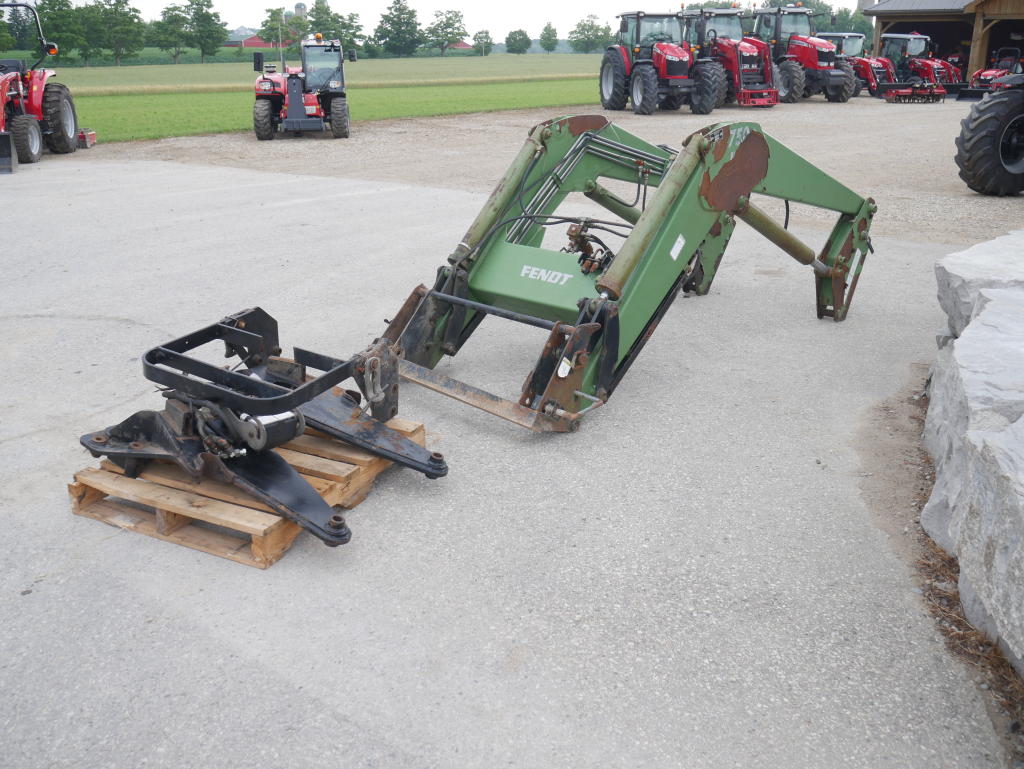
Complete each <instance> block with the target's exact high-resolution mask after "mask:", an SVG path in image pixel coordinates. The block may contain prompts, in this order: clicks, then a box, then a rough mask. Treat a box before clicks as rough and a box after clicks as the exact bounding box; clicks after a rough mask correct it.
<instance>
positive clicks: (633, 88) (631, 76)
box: [600, 11, 726, 115]
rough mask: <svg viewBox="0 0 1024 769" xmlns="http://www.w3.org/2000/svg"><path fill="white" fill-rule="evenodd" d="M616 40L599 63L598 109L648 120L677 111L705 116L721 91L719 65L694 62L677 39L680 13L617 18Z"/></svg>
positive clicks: (723, 78)
mask: <svg viewBox="0 0 1024 769" xmlns="http://www.w3.org/2000/svg"><path fill="white" fill-rule="evenodd" d="M620 18H621V19H622V21H621V23H620V25H619V37H618V40H617V41H616V42H615V44H613V45H610V46H608V49H607V50H606V51H605V52H604V58H603V59H602V61H601V80H600V82H601V106H602V107H604V108H605V109H615V110H619V109H625V108H626V102H627V101H631V102H632V103H633V112H635V113H636V114H638V115H650V114H652V113H653V112H654V110H655V109H657V108H659V107H660V108H661V109H665V110H675V109H679V108H680V107H681V106H682V105H684V104H689V105H690V111H691V112H693V113H695V114H697V115H707V114H708V113H709V112H711V110H713V109H714V108H715V107H716V106H718V104H719V102H720V100H721V98H722V94H723V93H724V92H725V90H726V75H725V70H724V69H723V68H722V65H721V64H719V63H718V62H717V61H715V60H714V59H712V58H710V57H704V58H698V57H697V56H696V54H695V52H694V51H692V50H690V47H689V45H687V44H686V42H685V40H684V39H683V14H682V12H680V13H675V14H661V13H644V12H643V11H636V12H634V13H623V14H621V16H620Z"/></svg>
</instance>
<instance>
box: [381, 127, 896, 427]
mask: <svg viewBox="0 0 1024 769" xmlns="http://www.w3.org/2000/svg"><path fill="white" fill-rule="evenodd" d="M608 180H612V181H608ZM609 184H619V185H620V186H622V185H629V186H630V187H633V188H634V189H633V192H632V194H631V195H630V196H632V197H634V198H635V199H634V200H632V201H630V200H627V199H625V198H623V197H620V195H619V194H616V192H614V191H613V189H610V188H609V186H608V185H609ZM627 188H629V187H627ZM757 194H761V195H766V196H769V197H774V198H781V199H783V200H786V201H796V202H801V203H806V204H809V205H812V206H816V207H818V208H824V209H827V210H831V211H835V212H837V214H838V217H837V221H836V223H835V226H834V227H833V229H832V231H831V233H830V235H829V236H828V238H827V240H826V241H825V244H824V246H823V247H822V249H821V250H820V251H819V252H815V251H814V250H812V249H811V248H810V247H809V246H807V245H805V244H804V243H802V242H801V241H800V240H799V239H798V238H796V237H795V236H794V235H793V234H792V233H791V232H789V231H788V230H786V229H785V228H784V227H783V226H781V225H779V224H778V223H776V222H775V221H774V220H773V219H772V218H771V217H770V216H769V215H768V214H767V213H765V212H764V211H763V210H762V209H761V208H759V207H758V206H757V205H756V204H755V203H754V200H753V198H754V196H755V195H757ZM577 195H579V196H585V198H586V199H588V200H589V201H591V202H592V203H593V204H595V208H596V207H600V208H601V209H603V210H604V211H606V212H607V213H608V214H609V215H610V218H597V217H595V216H574V215H570V214H567V213H559V208H560V206H562V204H563V203H565V202H566V200H567V198H569V197H570V196H573V197H574V198H575V197H576V196H577ZM875 211H876V206H875V204H874V201H872V200H871V199H870V198H863V197H861V196H859V195H857V194H856V193H854V192H852V191H851V190H849V189H848V188H846V187H844V186H843V185H842V184H840V183H839V182H837V181H835V180H834V179H832V178H831V177H829V176H828V175H826V174H825V173H824V172H823V171H821V170H819V169H818V168H816V167H815V166H813V165H811V164H810V163H808V162H807V161H806V160H804V159H803V158H801V157H800V156H798V155H796V154H795V153H793V152H792V151H791V150H789V149H788V148H786V147H785V146H783V145H782V144H780V143H778V142H777V141H775V140H774V139H772V138H771V137H770V136H768V135H766V134H765V133H764V132H763V131H762V130H761V128H760V126H758V125H757V124H756V123H742V122H738V123H719V124H717V125H712V126H709V127H707V128H705V129H703V130H700V131H698V132H696V133H694V134H692V135H690V136H689V137H688V138H687V139H686V140H685V141H684V142H683V146H682V150H681V151H680V152H678V153H677V152H676V151H675V150H672V149H670V148H666V147H664V146H654V145H652V144H649V143H648V142H646V141H643V140H642V139H640V138H638V137H636V136H633V135H631V134H629V133H627V132H626V131H624V130H622V129H621V128H619V127H617V126H615V125H613V124H611V123H609V122H608V121H607V120H606V119H605V118H604V117H602V116H600V115H580V116H575V117H566V118H561V119H557V120H551V121H548V122H545V123H541V124H540V125H538V126H536V127H535V128H534V129H533V130H532V131H531V132H530V134H529V137H528V138H527V141H526V143H525V145H524V146H523V148H522V150H521V151H520V153H519V154H518V155H517V157H516V158H515V160H514V161H513V162H512V165H511V166H510V167H509V169H508V171H506V173H505V175H504V176H503V177H502V178H501V179H500V180H499V181H498V184H497V186H496V187H495V189H494V192H493V193H492V194H491V197H490V199H489V200H488V201H487V203H486V204H485V206H484V208H483V210H482V211H481V212H480V214H479V215H478V216H477V218H476V220H475V221H474V222H473V224H472V225H471V226H470V228H469V230H468V232H467V233H466V235H465V236H464V237H463V239H462V241H461V242H460V243H459V244H458V245H457V246H456V248H455V250H454V251H453V252H452V254H451V255H450V256H449V257H448V260H447V262H446V263H444V264H443V265H442V266H441V267H440V268H439V270H438V272H437V277H436V280H435V281H434V284H433V286H432V287H431V288H427V287H426V286H423V285H421V286H419V287H418V288H416V289H415V290H414V291H413V293H412V294H411V295H410V296H409V297H408V299H407V300H406V301H405V303H404V305H403V306H402V307H401V309H400V310H399V312H398V313H397V314H396V315H395V316H394V317H393V320H391V321H390V323H389V325H388V327H387V329H386V330H385V332H384V333H383V336H382V338H383V339H385V340H388V341H389V342H390V343H393V344H394V345H395V346H396V347H397V349H398V350H399V354H400V357H401V358H402V360H401V361H400V364H399V366H400V372H401V375H402V377H403V378H404V379H406V380H407V381H410V382H414V383H417V384H420V385H423V386H425V387H427V388H429V389H432V390H435V391H437V392H440V393H443V394H445V395H448V396H450V397H452V398H455V399H457V400H459V401H462V402H464V403H467V404H469V405H472V406H475V407H477V408H481V409H483V410H485V411H488V412H490V413H491V414H494V415H497V416H499V417H502V418H504V419H507V420H510V421H512V422H515V423H517V424H520V425H523V426H525V427H528V428H531V429H533V430H536V431H560V432H565V431H573V430H575V429H577V428H578V427H579V424H580V419H581V418H582V417H583V416H584V415H585V414H588V413H590V412H591V411H593V410H594V409H595V408H598V407H600V406H601V405H603V404H604V403H605V402H606V401H607V400H608V399H609V397H610V396H611V394H612V393H613V392H614V391H615V389H616V387H617V386H618V385H619V383H620V381H621V380H622V377H623V376H624V375H625V374H626V372H627V371H628V370H629V368H630V367H631V366H632V365H633V363H634V362H635V361H636V359H637V357H638V356H639V354H640V352H641V351H642V349H643V347H644V345H645V344H646V343H647V341H648V340H649V339H650V337H651V335H652V334H653V333H654V331H655V329H656V328H657V326H658V323H659V322H660V321H661V320H662V318H663V317H664V315H665V313H666V312H667V311H668V309H669V307H670V306H671V304H672V302H673V301H674V300H675V299H676V297H677V296H678V295H679V294H680V292H684V291H686V292H693V293H695V294H698V295H703V294H707V293H708V290H709V289H710V288H711V284H712V281H713V280H714V278H715V274H716V272H717V270H718V267H719V263H720V262H721V259H722V255H723V253H724V251H725V249H726V246H727V245H728V243H729V239H730V237H731V235H732V232H733V229H734V227H735V224H736V220H737V219H739V220H741V221H744V222H746V223H747V224H749V225H750V226H751V227H752V228H753V229H754V230H756V231H757V232H759V233H761V234H762V235H764V236H765V237H766V238H768V240H770V241H771V242H772V243H774V244H775V245H777V246H779V247H780V248H781V249H782V250H783V251H785V252H786V253H787V254H789V255H790V256H792V257H793V258H794V259H796V260H797V261H798V262H800V263H802V264H805V265H807V266H808V267H809V268H810V271H811V272H812V273H813V275H814V279H815V288H816V294H817V315H818V317H819V318H823V317H831V318H832V319H833V320H834V321H841V320H843V319H844V318H845V317H846V315H847V313H848V311H849V308H850V303H851V301H852V300H853V295H854V291H855V289H856V287H857V281H858V278H859V276H860V273H861V269H862V268H863V265H864V258H865V255H866V253H867V251H869V250H870V248H871V241H870V238H869V229H870V226H871V221H872V217H873V215H874V213H875ZM560 226H567V231H566V233H565V235H566V240H565V242H564V244H563V245H562V246H561V247H560V248H559V246H558V244H557V243H555V244H552V245H547V241H550V240H552V238H553V237H554V238H557V233H555V232H552V231H551V230H552V228H553V227H560ZM548 233H550V235H549V236H548V237H547V238H545V235H546V234H548ZM487 316H494V317H498V318H504V319H507V320H511V321H515V322H517V323H522V324H525V325H529V326H535V327H538V328H542V329H545V330H546V331H548V333H549V335H548V338H547V342H546V344H545V345H544V347H543V349H542V350H541V352H540V355H539V357H538V359H537V362H536V364H535V365H534V367H533V370H532V371H531V372H530V373H529V374H528V376H527V377H526V381H525V384H524V386H523V389H522V392H521V394H520V396H519V398H518V400H516V401H512V400H506V399H504V398H501V397H498V396H496V395H493V394H491V393H489V392H486V391H484V390H481V389H478V388H476V387H474V386H472V385H469V384H466V383H464V382H461V381H458V380H455V379H453V378H450V377H448V376H446V375H445V374H443V373H440V372H439V371H437V370H436V367H437V365H438V363H440V362H441V360H442V359H443V358H444V357H445V356H455V355H456V354H457V353H458V352H459V351H460V350H461V349H462V348H463V346H464V345H465V344H466V343H467V342H468V340H469V339H470V337H471V336H472V334H473V332H474V331H475V330H476V329H477V328H478V327H479V325H480V323H481V322H482V321H483V320H484V318H486V317H487Z"/></svg>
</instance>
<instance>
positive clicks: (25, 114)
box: [0, 3, 79, 173]
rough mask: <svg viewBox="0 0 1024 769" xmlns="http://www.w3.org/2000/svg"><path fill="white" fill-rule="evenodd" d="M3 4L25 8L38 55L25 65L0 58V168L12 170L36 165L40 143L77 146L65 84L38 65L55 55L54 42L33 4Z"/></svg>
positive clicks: (60, 148) (65, 148)
mask: <svg viewBox="0 0 1024 769" xmlns="http://www.w3.org/2000/svg"><path fill="white" fill-rule="evenodd" d="M4 8H23V9H25V10H27V11H28V12H29V13H31V15H32V16H33V18H35V22H36V25H35V26H36V32H37V36H38V38H39V47H40V55H39V59H38V60H37V61H36V62H35V63H34V64H33V65H32V66H31V67H27V66H25V62H24V61H23V60H21V59H0V172H8V173H9V172H12V171H13V170H14V169H15V168H16V166H17V164H18V163H37V162H39V159H40V158H41V157H42V155H43V147H46V148H48V149H49V150H50V152H56V153H66V152H74V151H75V150H76V149H77V148H78V138H79V137H78V134H79V131H78V117H77V115H76V113H75V103H74V101H73V100H72V98H71V92H70V91H69V90H68V88H67V86H65V85H61V84H60V83H57V82H53V81H52V80H51V78H53V77H54V76H55V75H56V74H57V73H56V72H54V71H53V70H52V69H39V65H40V64H42V63H43V61H44V60H45V59H46V57H47V56H56V55H57V46H56V44H55V43H48V42H46V38H44V37H43V27H42V25H41V24H40V23H39V14H38V13H36V9H35V6H32V5H29V4H27V3H0V11H2V10H3V9H4Z"/></svg>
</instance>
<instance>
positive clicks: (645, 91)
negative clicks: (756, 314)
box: [629, 64, 658, 115]
mask: <svg viewBox="0 0 1024 769" xmlns="http://www.w3.org/2000/svg"><path fill="white" fill-rule="evenodd" d="M629 98H630V99H631V100H632V102H633V112H635V113H636V114H637V115H651V114H653V113H654V110H655V108H656V107H657V106H658V73H657V72H655V71H654V67H651V66H649V65H647V64H644V65H642V66H639V67H636V68H635V69H634V70H633V79H632V80H631V81H630V84H629Z"/></svg>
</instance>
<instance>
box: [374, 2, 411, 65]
mask: <svg viewBox="0 0 1024 769" xmlns="http://www.w3.org/2000/svg"><path fill="white" fill-rule="evenodd" d="M373 36H374V37H375V38H376V40H377V42H378V43H380V45H381V46H382V47H383V48H384V50H385V51H387V52H388V53H390V54H391V55H392V56H412V55H413V53H415V52H416V49H417V48H419V46H420V43H421V42H422V40H423V33H422V32H421V31H420V24H419V21H418V20H417V19H416V11H414V10H413V9H412V8H410V7H409V4H408V3H406V2H405V0H392V3H391V5H389V6H388V9H387V11H386V12H385V13H383V14H382V15H381V17H380V24H378V25H377V29H376V31H375V32H374V35H373Z"/></svg>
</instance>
